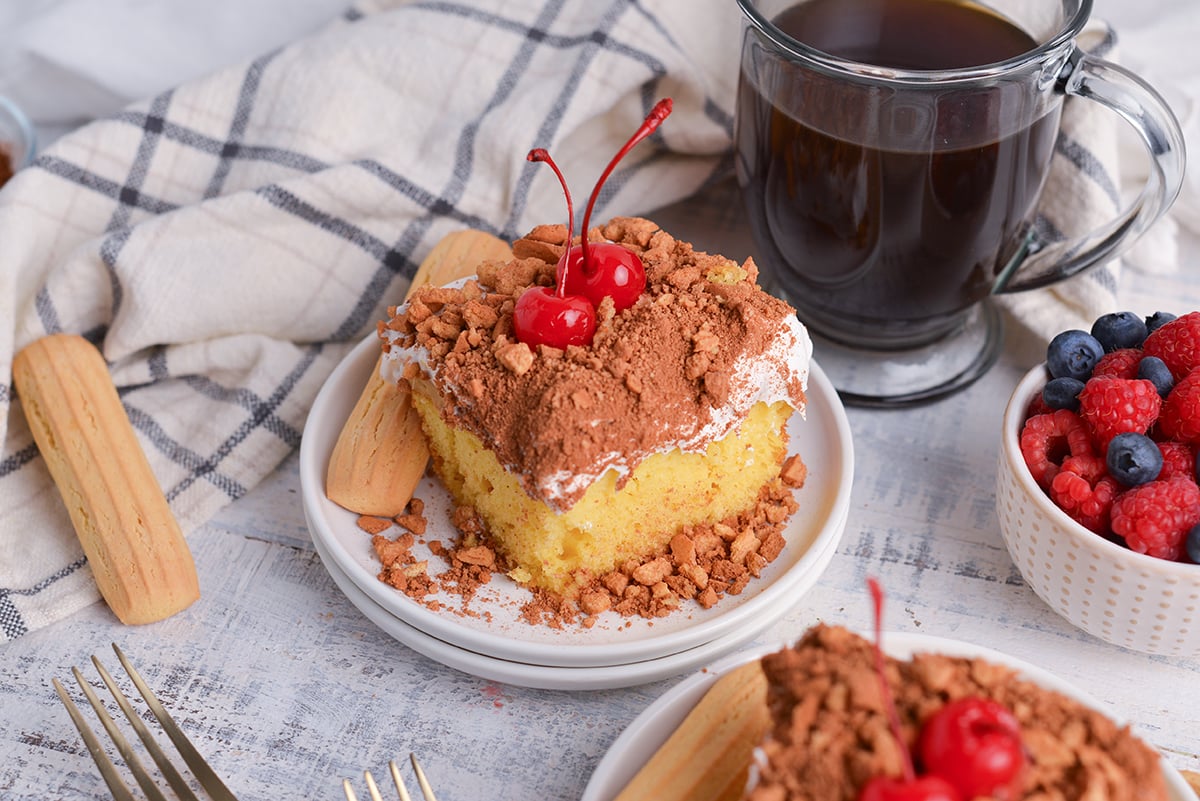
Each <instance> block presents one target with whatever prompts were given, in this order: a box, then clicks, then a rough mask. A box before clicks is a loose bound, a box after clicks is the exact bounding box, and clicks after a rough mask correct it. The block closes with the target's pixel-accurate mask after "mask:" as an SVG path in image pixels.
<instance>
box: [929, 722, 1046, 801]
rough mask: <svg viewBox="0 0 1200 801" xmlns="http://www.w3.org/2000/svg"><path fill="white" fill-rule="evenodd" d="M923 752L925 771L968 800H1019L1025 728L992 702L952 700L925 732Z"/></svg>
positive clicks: (1022, 771)
mask: <svg viewBox="0 0 1200 801" xmlns="http://www.w3.org/2000/svg"><path fill="white" fill-rule="evenodd" d="M917 753H918V754H919V756H920V758H921V762H922V764H923V765H924V767H925V770H927V771H929V772H930V773H936V774H937V775H939V776H942V777H943V778H945V779H946V781H948V782H950V783H951V784H952V785H954V787H955V789H957V790H958V793H959V795H960V796H962V797H963V798H976V797H979V796H987V797H989V798H997V799H1000V801H1005V799H1010V798H1016V797H1017V796H1018V795H1019V793H1020V791H1021V786H1022V781H1023V774H1024V770H1025V749H1024V747H1023V746H1022V744H1021V725H1020V724H1019V723H1018V722H1017V719H1016V717H1014V716H1013V713H1012V712H1010V711H1009V710H1008V709H1007V708H1006V707H1005V706H1004V705H1003V704H1000V703H997V702H996V701H992V700H991V699H988V698H960V699H958V700H957V701H951V702H950V703H948V704H946V706H944V707H942V708H941V709H939V710H938V711H937V713H935V714H934V715H933V716H932V717H931V718H929V720H927V721H925V725H924V726H922V727H921V738H920V741H919V742H918V744H917Z"/></svg>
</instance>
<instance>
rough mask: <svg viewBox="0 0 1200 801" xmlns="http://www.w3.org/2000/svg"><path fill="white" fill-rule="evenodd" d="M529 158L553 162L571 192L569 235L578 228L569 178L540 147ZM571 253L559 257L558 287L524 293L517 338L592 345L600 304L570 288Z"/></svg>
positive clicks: (516, 313) (559, 344) (541, 342)
mask: <svg viewBox="0 0 1200 801" xmlns="http://www.w3.org/2000/svg"><path fill="white" fill-rule="evenodd" d="M526 158H527V159H528V160H529V161H542V162H545V163H546V164H549V165H550V169H552V170H554V174H555V175H556V176H558V182H559V183H560V184H562V188H563V194H564V195H566V196H567V236H568V237H569V236H570V235H571V231H572V230H574V228H575V207H574V205H573V204H572V203H571V192H570V190H569V189H567V182H566V179H564V178H563V174H562V172H560V171H559V169H558V165H557V164H555V163H554V159H552V158H550V154H549V153H547V152H546V151H545V150H544V149H542V148H540V147H538V148H534V149H533V150H531V151H529V155H528V156H526ZM567 255H568V254H567V253H565V252H564V253H563V255H562V258H560V259H559V261H558V267H557V270H556V272H557V281H556V284H557V286H556V287H555V288H554V289H551V288H549V287H544V286H532V287H529V289H526V290H525V291H524V292H522V293H521V295H520V297H518V298H517V302H516V305H515V306H514V307H513V333H514V334H516V337H517V340H518V341H520V342H524V343H525V344H526V345H529V346H531V347H532V346H534V345H550V346H551V347H555V348H559V349H560V350H565V349H566V348H567V346H568V345H589V344H591V342H592V336H593V335H594V334H595V333H596V307H595V305H594V304H593V303H592V301H591V300H589V299H588V298H587V297H586V296H584V295H582V294H580V293H578V292H570V293H568V292H567V281H566V280H565V279H566V278H567V276H568V275H569V270H570V266H569V265H568V264H566V263H565V262H566V261H567Z"/></svg>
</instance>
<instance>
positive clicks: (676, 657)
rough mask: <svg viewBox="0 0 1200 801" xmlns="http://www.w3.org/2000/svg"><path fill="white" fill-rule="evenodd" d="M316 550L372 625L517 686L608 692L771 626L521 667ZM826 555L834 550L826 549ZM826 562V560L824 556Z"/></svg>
mask: <svg viewBox="0 0 1200 801" xmlns="http://www.w3.org/2000/svg"><path fill="white" fill-rule="evenodd" d="M314 544H315V545H316V548H317V553H318V555H320V557H321V559H322V561H323V562H324V564H325V567H326V570H328V571H329V575H330V577H331V578H332V579H333V581H334V583H335V584H337V585H338V588H339V589H341V591H342V593H343V594H344V595H345V596H346V598H347V600H349V601H350V603H352V604H353V605H354V606H355V607H357V608H358V610H359V611H360V612H362V613H363V615H365V616H366V618H367V619H368V620H370V621H371V622H372V623H374V624H375V625H377V626H378V627H379V628H380V629H381V630H382V631H383V632H384V633H385V634H387V635H389V636H390V637H392V638H393V639H395V640H396V641H397V642H400V643H402V644H403V645H406V646H408V647H409V648H411V649H412V650H414V651H416V652H417V653H419V654H421V655H422V656H426V657H429V658H430V659H433V660H434V661H436V662H440V663H441V664H443V665H446V666H447V667H452V668H454V669H455V670H461V671H462V672H463V673H469V674H470V675H472V676H478V677H480V678H482V679H487V680H489V681H498V682H502V683H504V684H513V685H516V686H518V687H533V688H536V689H540V690H570V691H579V690H610V689H616V688H620V687H632V686H635V685H638V684H649V683H650V682H654V681H660V680H662V679H668V678H671V677H672V676H678V675H680V674H682V673H686V672H688V671H689V670H695V669H696V668H698V667H701V666H702V665H706V664H709V663H710V662H712V661H713V660H714V659H718V658H720V657H722V656H724V655H726V654H728V653H730V652H731V651H733V650H735V649H736V648H737V647H738V646H740V645H742V644H743V643H745V642H748V641H749V640H751V639H753V638H754V637H755V636H756V635H757V634H759V633H760V632H761V631H762V630H763V629H765V628H766V627H767V626H768V625H770V622H771V621H770V620H768V621H767V622H766V623H763V624H761V625H760V624H759V623H758V622H757V621H755V623H754V624H753V625H750V626H746V627H745V629H744V630H743V629H739V630H738V631H735V632H733V633H732V634H727V635H725V636H724V637H719V638H717V639H715V640H710V641H709V642H706V643H704V644H703V645H698V646H696V647H695V648H690V649H688V650H686V651H680V652H678V653H674V654H668V655H667V656H663V657H659V658H658V659H648V660H645V661H642V662H632V663H629V664H626V665H607V666H600V667H553V666H547V665H525V664H521V663H520V662H511V661H508V660H505V659H496V658H494V657H490V656H485V655H483V654H477V653H475V652H473V651H467V650H465V649H463V648H459V647H458V646H455V645H451V644H450V643H447V642H443V641H442V640H439V639H437V638H436V637H431V636H429V635H428V634H426V633H425V632H423V631H421V630H420V629H417V628H414V627H412V626H410V625H408V624H407V623H405V622H404V621H403V620H400V619H399V618H397V617H396V616H394V615H393V614H392V613H391V612H389V611H388V610H386V609H384V608H383V607H382V606H380V605H379V604H377V603H375V602H374V601H372V600H371V599H370V598H368V597H367V595H366V593H364V592H363V591H362V590H360V589H359V588H358V587H357V586H356V585H355V584H354V582H353V581H351V580H350V578H349V577H348V576H347V575H346V574H345V573H344V572H342V570H341V569H340V568H338V566H337V565H336V563H334V562H333V561H332V560H331V559H330V558H329V557H328V554H327V553H326V551H325V547H324V546H323V545H322V544H321V543H319V542H315V543H314ZM829 550H830V554H829V555H830V556H832V552H833V551H834V550H835V549H833V548H830V549H829ZM827 561H828V559H827Z"/></svg>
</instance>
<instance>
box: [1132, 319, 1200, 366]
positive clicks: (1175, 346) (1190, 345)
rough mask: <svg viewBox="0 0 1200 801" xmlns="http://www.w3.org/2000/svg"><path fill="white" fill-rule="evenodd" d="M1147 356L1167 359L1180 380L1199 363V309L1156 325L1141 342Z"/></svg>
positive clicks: (1168, 364) (1199, 364)
mask: <svg viewBox="0 0 1200 801" xmlns="http://www.w3.org/2000/svg"><path fill="white" fill-rule="evenodd" d="M1142 350H1143V351H1144V352H1145V354H1146V355H1147V356H1157V357H1158V358H1160V359H1162V360H1163V361H1164V362H1166V364H1167V367H1168V368H1170V370H1171V375H1173V376H1175V380H1176V381H1179V380H1181V379H1182V378H1183V377H1184V376H1186V375H1187V374H1188V373H1190V372H1191V371H1192V368H1194V367H1200V312H1195V311H1194V312H1189V313H1188V314H1185V315H1183V316H1182V317H1179V318H1177V319H1175V320H1172V321H1171V322H1169V323H1167V324H1165V325H1163V326H1162V327H1160V328H1158V329H1156V330H1155V331H1154V332H1153V333H1151V334H1150V336H1148V337H1146V341H1145V342H1144V343H1143V344H1142Z"/></svg>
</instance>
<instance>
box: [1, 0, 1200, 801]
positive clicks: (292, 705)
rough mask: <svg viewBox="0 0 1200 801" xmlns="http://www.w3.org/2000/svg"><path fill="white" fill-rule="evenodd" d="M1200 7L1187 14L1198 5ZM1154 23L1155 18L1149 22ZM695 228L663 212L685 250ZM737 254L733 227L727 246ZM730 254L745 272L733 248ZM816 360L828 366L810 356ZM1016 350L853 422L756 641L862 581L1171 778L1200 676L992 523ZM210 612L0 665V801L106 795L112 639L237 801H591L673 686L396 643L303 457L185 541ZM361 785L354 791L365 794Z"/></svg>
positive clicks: (1167, 293)
mask: <svg viewBox="0 0 1200 801" xmlns="http://www.w3.org/2000/svg"><path fill="white" fill-rule="evenodd" d="M1187 1H1189V0H1185V2H1187ZM1151 5H1154V4H1153V3H1152V4H1151ZM683 211H686V210H675V211H674V212H672V213H671V214H666V215H664V216H663V219H664V221H670V220H676V221H677V222H676V223H675V224H674V226H673V227H674V228H675V230H676V232H677V233H682V234H683V235H685V236H690V237H692V238H693V239H694V241H696V242H697V243H698V244H701V245H702V246H705V247H709V248H711V249H714V250H716V249H722V248H726V247H733V248H736V247H737V245H736V244H732V245H727V244H722V243H720V242H712V241H711V237H712V233H713V232H712V231H711V229H709V230H699V231H689V230H688V222H687V215H686V214H685V213H683ZM733 233H734V235H735V236H734V239H735V240H736V238H737V236H736V235H737V234H738V232H737V231H736V230H735V231H734V232H733ZM727 255H730V256H735V257H736V256H740V255H742V254H739V253H738V252H736V251H727ZM1181 261H1182V263H1183V264H1184V265H1186V267H1185V269H1184V270H1183V271H1182V272H1181V273H1178V274H1176V275H1173V276H1160V277H1154V278H1148V277H1146V276H1142V275H1136V274H1131V273H1130V272H1129V271H1126V275H1125V279H1124V284H1125V286H1124V287H1123V290H1122V298H1123V300H1124V301H1125V305H1126V306H1127V307H1128V308H1131V309H1133V310H1136V311H1138V312H1143V313H1148V312H1150V311H1153V310H1155V309H1158V308H1164V309H1168V310H1171V311H1175V312H1182V311H1187V310H1191V309H1196V308H1200V281H1198V280H1197V278H1196V272H1195V267H1196V266H1197V265H1198V264H1200V246H1198V245H1197V243H1195V242H1194V241H1191V240H1188V241H1185V243H1184V251H1183V253H1182V255H1181ZM817 358H818V360H819V354H818V356H817ZM1038 358H1039V356H1038V348H1037V346H1036V345H1035V344H1034V343H1030V342H1022V341H1019V338H1016V337H1010V339H1009V341H1008V342H1007V344H1006V347H1005V351H1004V354H1003V356H1002V359H1001V361H1000V363H999V364H998V365H997V366H996V367H995V368H994V369H993V370H992V371H991V372H990V373H989V374H988V375H987V376H985V377H984V378H983V379H982V380H981V381H980V382H979V383H978V384H976V385H975V386H973V387H971V388H970V389H969V390H967V391H965V392H963V393H962V394H960V395H958V396H955V397H953V398H950V399H948V400H945V401H942V402H940V403H937V404H933V405H930V406H925V407H921V408H916V409H910V410H904V411H872V410H863V409H851V410H849V418H850V423H851V427H852V430H853V437H854V447H855V454H856V460H857V468H856V474H855V485H854V490H853V495H852V500H851V508H850V518H849V523H848V526H847V531H846V535H845V537H844V539H843V541H842V542H841V544H840V546H839V548H838V550H837V554H836V555H835V557H834V558H833V561H832V563H831V564H830V566H829V568H828V570H827V572H826V573H825V574H824V576H823V577H822V579H821V581H820V582H819V584H818V586H817V587H816V588H815V589H814V590H813V591H812V592H811V593H809V594H808V595H807V596H805V597H804V598H803V599H802V600H800V601H799V602H798V603H797V604H796V605H795V607H794V608H793V609H792V610H791V611H790V612H789V613H788V614H787V615H786V616H785V617H784V618H783V619H782V620H780V621H779V622H778V623H777V624H775V625H774V626H772V627H771V628H770V629H769V630H768V631H767V632H765V633H764V634H762V635H761V636H760V637H759V638H758V639H757V640H756V641H755V643H751V644H748V645H747V646H746V647H747V648H749V647H752V646H753V645H754V644H756V643H772V642H778V641H784V640H788V639H791V638H795V637H796V636H798V635H799V634H800V633H801V632H803V631H804V629H806V628H807V627H808V626H810V625H812V624H813V623H815V622H817V621H826V622H832V623H840V624H845V625H848V626H851V627H854V628H866V627H868V626H869V623H870V612H869V604H868V602H867V599H866V597H865V595H864V592H863V582H864V578H865V577H866V576H867V575H868V574H874V575H878V576H879V577H881V579H882V580H883V581H884V583H885V585H886V586H887V588H888V590H889V593H890V602H889V610H890V613H889V618H888V627H889V628H892V629H898V630H904V631H914V632H922V633H927V634H936V635H941V636H947V637H952V638H957V639H962V640H966V641H970V642H974V643H979V644H984V645H987V646H990V647H992V648H995V649H998V650H1000V651H1003V652H1006V653H1008V654H1011V655H1012V656H1015V657H1018V658H1021V659H1024V660H1027V661H1029V662H1032V663H1034V664H1036V665H1039V666H1041V667H1043V668H1046V669H1048V670H1050V671H1051V672H1053V673H1056V674H1058V675H1059V676H1061V677H1062V678H1064V679H1066V680H1068V681H1070V682H1072V683H1074V684H1076V685H1078V686H1079V687H1081V688H1083V689H1085V690H1087V691H1088V692H1090V693H1091V694H1093V695H1094V696H1096V697H1098V698H1099V699H1101V700H1102V701H1104V702H1106V703H1107V704H1108V705H1110V707H1111V710H1112V712H1113V713H1114V714H1115V715H1117V716H1119V717H1123V718H1126V719H1128V720H1131V721H1134V722H1135V723H1136V726H1137V728H1138V730H1139V731H1140V732H1141V734H1142V735H1143V736H1144V737H1145V738H1146V739H1147V740H1148V741H1149V742H1150V743H1151V744H1153V745H1154V746H1156V747H1157V748H1159V749H1160V750H1161V751H1162V753H1163V754H1164V755H1165V756H1166V758H1167V759H1168V760H1169V761H1170V762H1171V763H1172V764H1174V765H1175V766H1177V767H1179V768H1185V769H1191V770H1200V660H1196V659H1165V658H1153V657H1149V656H1145V655H1142V654H1138V653H1133V652H1128V651H1123V650H1121V649H1118V648H1116V647H1113V646H1109V645H1107V644H1105V643H1103V642H1101V641H1099V640H1097V639H1094V638H1092V637H1089V636H1088V635H1086V634H1083V633H1082V632H1080V631H1078V630H1077V629H1075V628H1073V627H1071V626H1070V625H1069V624H1068V623H1067V622H1066V621H1064V620H1063V619H1061V618H1060V617H1059V616H1058V615H1057V614H1055V613H1054V612H1052V611H1050V609H1049V608H1048V607H1047V606H1046V605H1045V604H1043V603H1042V602H1041V601H1040V600H1039V599H1038V598H1037V597H1036V596H1035V595H1034V594H1033V592H1032V591H1031V590H1030V589H1029V588H1027V587H1026V586H1025V585H1024V583H1023V582H1022V581H1021V578H1020V575H1019V574H1018V573H1017V571H1016V569H1015V568H1014V566H1013V565H1012V563H1011V561H1010V559H1009V557H1008V554H1007V552H1006V551H1005V549H1004V546H1003V543H1002V542H1001V539H1000V533H999V528H998V523H997V519H996V514H995V511H994V509H993V501H994V488H993V483H994V476H995V465H996V460H997V438H998V431H999V424H1000V416H1001V412H1002V409H1003V406H1004V403H1005V400H1006V399H1007V396H1008V395H1009V392H1010V391H1011V389H1012V388H1013V386H1014V385H1015V384H1016V382H1017V379H1018V378H1019V376H1020V374H1021V373H1022V372H1024V370H1025V369H1026V368H1027V367H1028V366H1030V365H1031V364H1033V363H1034V362H1035V361H1037V360H1038ZM189 543H190V545H191V547H192V549H193V552H194V553H195V556H196V560H197V563H198V568H199V571H200V575H201V581H202V589H203V598H202V600H201V601H200V602H199V603H197V604H196V605H195V606H194V607H192V608H191V609H189V610H187V611H186V612H184V613H182V614H179V615H177V616H175V617H173V618H170V619H168V620H166V621H164V622H162V623H159V624H155V625H153V626H147V627H140V628H131V627H124V626H122V625H120V624H119V623H118V622H117V621H116V620H115V618H113V616H112V615H111V614H110V613H109V611H108V609H107V608H106V607H105V606H103V605H102V604H97V605H94V606H92V607H89V608H88V609H86V610H84V611H83V612H82V613H80V614H79V615H77V616H76V617H74V618H73V619H71V620H68V621H66V622H63V623H60V624H57V625H54V626H51V627H49V628H45V629H42V630H39V631H36V632H34V633H32V634H29V635H27V636H25V637H23V638H21V639H19V640H16V641H14V642H12V643H9V644H7V645H5V646H3V647H2V648H0V798H2V799H5V801H18V800H19V799H51V798H53V799H91V798H97V799H99V798H107V797H108V795H107V791H106V790H105V788H104V785H103V783H102V782H101V779H100V777H99V775H98V774H97V772H96V770H95V768H94V767H93V765H92V762H91V760H90V758H88V756H87V754H86V752H85V750H84V748H83V746H82V744H81V742H80V740H79V738H78V736H77V734H76V733H75V730H74V729H73V727H72V725H71V723H70V721H69V719H68V718H67V716H66V714H65V712H64V711H63V709H62V707H61V705H60V704H59V702H58V700H57V698H56V696H55V694H54V691H53V690H52V688H51V686H50V679H51V677H53V676H58V677H60V678H67V677H69V669H70V667H71V666H72V665H78V666H81V667H84V668H85V672H86V673H87V674H88V675H89V676H94V672H93V671H92V669H91V667H90V665H87V664H86V663H87V660H88V657H89V655H90V654H93V653H97V654H101V655H104V654H108V655H109V658H108V659H107V660H106V661H107V662H108V663H110V665H111V664H112V663H114V662H115V660H113V659H112V658H111V651H110V650H109V643H110V642H113V641H117V642H119V644H120V645H121V646H122V648H123V649H125V651H126V652H127V653H128V654H129V655H130V656H131V657H132V658H133V659H134V661H135V663H136V664H138V665H139V666H140V668H141V669H142V672H143V674H144V675H145V676H146V678H147V679H148V681H149V683H150V685H151V686H152V687H154V688H156V690H157V691H158V692H159V693H160V695H161V697H162V698H163V700H164V702H165V703H166V705H167V707H168V708H169V709H171V710H172V711H173V712H175V714H176V717H177V719H178V720H179V721H180V723H181V724H182V726H183V727H184V729H185V730H186V731H188V732H189V733H190V734H191V735H192V736H193V739H194V740H195V741H196V742H197V744H198V745H199V747H200V749H201V751H202V752H204V753H205V754H206V755H207V756H208V757H209V759H210V762H211V763H212V764H213V765H214V767H215V768H216V769H217V770H218V772H219V773H221V774H222V775H223V776H224V777H225V778H226V779H227V781H228V783H229V784H230V786H231V787H232V788H234V790H235V791H236V792H237V793H238V794H239V797H240V798H242V799H243V801H253V799H263V800H264V801H265V799H274V798H280V797H288V798H306V799H338V798H341V797H342V796H341V789H340V786H339V785H340V780H341V778H343V777H352V776H353V777H358V776H359V775H360V771H361V770H362V769H363V768H371V769H372V770H374V771H375V772H376V773H377V774H379V773H380V772H382V771H384V770H385V765H386V763H387V760H388V759H390V758H392V757H395V756H397V755H400V756H403V755H405V754H407V753H408V752H409V751H410V750H415V751H417V752H418V754H419V755H420V757H421V759H422V762H423V763H424V764H425V766H426V769H427V771H428V773H429V774H430V775H431V776H432V777H433V778H434V779H435V782H436V784H435V786H436V787H437V788H438V791H439V797H440V798H442V799H443V801H455V800H456V799H457V800H459V801H466V800H467V799H493V798H495V799H514V801H515V800H516V799H522V800H526V799H574V798H578V797H579V795H580V793H581V792H582V790H583V788H584V786H585V785H586V783H587V780H588V777H589V776H590V774H591V772H592V770H593V769H594V768H595V766H596V764H597V762H598V761H599V760H600V758H601V757H602V756H603V754H604V753H605V750H606V749H607V748H608V746H609V745H610V744H611V743H612V741H613V740H614V739H615V738H616V737H617V736H618V735H619V734H620V733H621V731H622V729H623V728H624V727H625V726H626V725H627V724H628V723H629V722H630V721H631V720H632V719H633V718H634V717H635V716H636V715H637V714H638V713H639V712H641V711H642V709H644V708H645V707H646V706H647V705H648V704H649V703H650V702H651V701H652V700H653V699H654V698H656V697H657V696H658V695H660V694H661V693H663V692H664V691H665V690H666V689H668V688H669V687H670V686H671V685H672V684H673V683H674V682H675V681H677V679H668V680H664V681H660V682H658V683H655V684H651V685H647V686H641V687H634V688H628V689H621V690H611V691H597V692H578V693H566V692H553V691H541V690H530V689H524V688H520V687H513V686H505V685H497V684H495V683H492V682H488V681H484V680H481V679H477V678H475V677H472V676H469V675H466V674H463V673H459V672H457V671H455V670H452V669H449V668H446V667H443V666H441V665H439V664H437V663H435V662H432V661H430V660H429V659H426V658H424V657H422V656H419V655H417V654H415V653H414V652H412V651H411V650H409V649H408V648H406V647H405V646H403V645H400V644H399V643H397V642H395V641H394V640H392V639H390V638H389V637H388V636H387V635H385V634H383V633H382V632H381V631H380V630H379V629H377V628H376V627H375V626H374V625H373V624H372V623H370V622H369V621H368V620H366V618H364V617H363V616H362V614H360V613H359V612H358V611H357V610H356V609H355V608H354V607H353V606H352V605H351V604H350V603H349V602H348V601H347V600H346V599H345V598H344V597H343V596H342V594H341V593H340V592H339V591H338V590H337V588H336V587H335V586H334V584H333V582H332V581H331V579H330V578H329V576H328V574H327V573H326V572H325V569H324V568H323V566H322V564H321V562H320V560H319V558H318V557H317V555H316V554H315V553H314V551H313V547H312V543H311V540H310V537H309V534H308V531H307V529H306V527H305V523H304V519H303V516H302V513H301V509H300V503H299V480H298V475H297V469H296V460H295V458H293V459H291V460H289V461H287V462H286V463H285V464H284V465H283V466H281V468H280V469H279V470H278V471H277V472H276V473H275V474H274V475H273V476H272V477H271V478H270V479H269V480H268V481H267V482H265V483H264V484H262V485H260V486H259V487H257V488H255V489H254V490H253V491H252V492H250V493H249V494H248V495H247V496H246V497H244V498H243V499H241V500H240V501H238V502H236V503H234V504H233V505H231V506H230V507H228V508H227V509H226V510H225V511H224V512H222V513H221V514H220V515H219V516H218V517H217V518H215V519H214V520H213V521H211V523H210V524H208V525H207V526H205V527H203V528H202V529H200V530H198V531H196V532H194V533H193V534H192V535H191V536H190V538H189ZM359 786H360V788H361V782H360V783H359Z"/></svg>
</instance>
